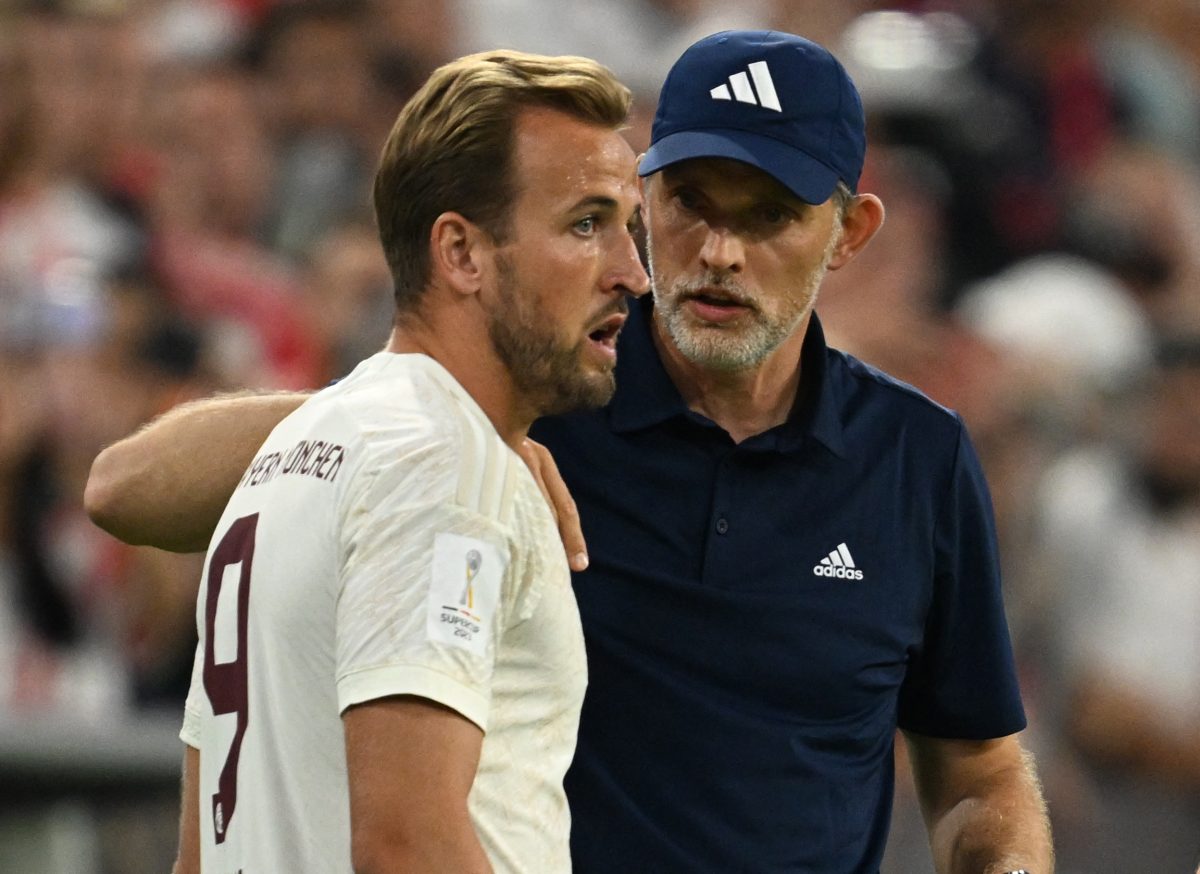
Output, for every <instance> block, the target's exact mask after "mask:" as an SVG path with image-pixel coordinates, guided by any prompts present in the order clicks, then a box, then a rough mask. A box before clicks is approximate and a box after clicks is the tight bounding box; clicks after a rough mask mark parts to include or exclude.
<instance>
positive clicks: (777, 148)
mask: <svg viewBox="0 0 1200 874" xmlns="http://www.w3.org/2000/svg"><path fill="white" fill-rule="evenodd" d="M692 158H732V159H733V160H735V161H742V162H743V163H746V164H750V165H751V166H753V167H757V168H758V169H760V170H762V171H764V172H766V173H769V174H770V175H771V176H774V177H775V178H776V179H777V180H779V182H781V183H782V184H783V185H784V186H786V187H787V188H788V189H789V190H790V191H791V192H792V193H793V194H795V195H796V196H797V197H799V198H800V199H801V200H803V201H804V202H805V203H824V202H825V201H827V200H828V199H829V197H830V195H832V194H833V190H834V188H836V187H837V183H838V174H837V171H835V170H831V169H830V168H829V167H827V166H825V165H824V164H822V163H821V162H820V161H818V160H817V159H816V158H813V157H812V156H811V155H809V154H807V153H805V152H802V151H800V150H799V149H796V148H793V147H792V146H788V145H785V144H784V143H781V142H779V140H775V139H771V138H770V137H764V136H759V135H758V134H752V133H748V132H746V131H680V132H679V133H674V134H668V135H667V136H665V137H663V138H662V139H661V140H659V141H658V142H657V143H655V144H654V145H652V146H651V147H650V148H649V149H647V150H646V154H645V155H643V156H642V161H641V163H640V164H639V165H638V175H639V176H649V175H650V174H651V173H657V172H658V171H659V170H662V169H663V168H664V167H669V166H670V165H672V164H678V163H679V162H680V161H688V160H691V159H692Z"/></svg>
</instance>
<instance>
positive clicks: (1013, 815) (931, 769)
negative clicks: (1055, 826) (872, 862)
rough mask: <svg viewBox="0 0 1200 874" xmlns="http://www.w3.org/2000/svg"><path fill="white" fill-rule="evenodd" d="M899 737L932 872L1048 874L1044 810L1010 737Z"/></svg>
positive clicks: (1050, 862) (1031, 773)
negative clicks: (904, 747)
mask: <svg viewBox="0 0 1200 874" xmlns="http://www.w3.org/2000/svg"><path fill="white" fill-rule="evenodd" d="M905 740H906V741H907V746H908V753H909V758H910V759H911V761H912V766H913V777H914V779H915V781H916V785H917V794H918V796H919V797H920V799H921V809H922V812H923V813H924V815H925V826H926V828H927V829H928V830H929V844H930V847H931V848H932V850H933V859H934V864H935V866H936V868H937V871H938V874H1003V872H1007V871H1018V870H1022V869H1024V870H1026V871H1028V872H1030V874H1052V872H1053V869H1054V850H1053V845H1052V843H1051V839H1050V823H1049V820H1048V819H1047V817H1046V805H1045V802H1044V801H1043V799H1042V792H1041V786H1040V785H1039V783H1038V779H1037V775H1036V772H1035V770H1034V766H1033V761H1032V758H1031V757H1030V756H1028V755H1027V754H1026V753H1025V751H1024V750H1023V749H1022V748H1021V745H1020V743H1019V742H1018V741H1017V737H1016V735H1010V736H1009V737H1004V738H997V739H994V740H982V741H971V740H950V739H944V738H933V737H926V736H924V735H918V734H915V733H911V732H906V733H905Z"/></svg>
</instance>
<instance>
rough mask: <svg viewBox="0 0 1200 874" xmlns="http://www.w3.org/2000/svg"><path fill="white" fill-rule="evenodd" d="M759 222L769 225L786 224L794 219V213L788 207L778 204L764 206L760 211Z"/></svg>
mask: <svg viewBox="0 0 1200 874" xmlns="http://www.w3.org/2000/svg"><path fill="white" fill-rule="evenodd" d="M758 217H759V220H760V221H762V222H763V223H764V224H768V225H782V224H786V223H787V222H788V221H790V220H791V218H792V212H791V210H789V209H788V208H787V207H784V206H780V205H779V204H777V203H768V204H764V205H763V206H762V207H761V208H760V209H759V211H758Z"/></svg>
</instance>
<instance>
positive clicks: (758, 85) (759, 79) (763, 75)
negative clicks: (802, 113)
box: [708, 61, 783, 112]
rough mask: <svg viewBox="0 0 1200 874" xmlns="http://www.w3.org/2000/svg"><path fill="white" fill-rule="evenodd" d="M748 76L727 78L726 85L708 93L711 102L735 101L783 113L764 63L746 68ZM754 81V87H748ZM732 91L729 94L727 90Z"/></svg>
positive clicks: (743, 74)
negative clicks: (727, 82)
mask: <svg viewBox="0 0 1200 874" xmlns="http://www.w3.org/2000/svg"><path fill="white" fill-rule="evenodd" d="M747 69H748V70H749V71H750V75H749V76H747V75H746V74H745V73H734V74H733V75H732V76H730V77H729V84H728V85H718V86H717V87H716V88H713V89H712V90H711V91H709V92H708V93H709V94H711V95H712V99H713V100H736V101H737V102H738V103H750V104H753V105H754V106H763V107H766V108H767V109H774V110H775V111H776V112H783V107H781V106H780V105H779V95H777V94H776V93H775V82H774V80H773V79H771V71H770V70H769V69H768V68H767V62H766V61H755V62H754V63H752V64H750V66H749V67H748V68H747ZM751 79H753V80H754V87H753V88H751V87H750V80H751ZM730 88H732V89H733V93H732V94H731V93H730V91H729V89H730ZM755 91H757V92H758V97H757V98H756V97H755V96H754V92H755Z"/></svg>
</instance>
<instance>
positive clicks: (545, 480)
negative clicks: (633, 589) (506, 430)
mask: <svg viewBox="0 0 1200 874" xmlns="http://www.w3.org/2000/svg"><path fill="white" fill-rule="evenodd" d="M520 455H521V458H522V459H523V460H524V461H525V464H526V465H528V466H529V470H530V471H531V472H532V473H533V478H534V480H536V482H537V484H538V487H539V488H540V489H541V490H542V494H543V495H544V496H545V498H546V502H547V503H548V504H549V505H550V509H551V510H552V511H553V512H554V518H555V520H556V521H557V522H558V535H559V537H561V538H562V542H563V548H564V549H565V550H566V552H567V562H568V563H569V564H570V566H571V570H573V571H582V570H586V569H587V566H588V554H587V542H586V541H585V540H584V539H583V528H582V527H581V525H580V524H579V508H578V507H577V506H576V504H575V499H574V498H572V497H571V492H570V490H569V489H568V488H567V484H566V483H565V482H564V481H563V478H562V475H561V474H560V473H559V472H558V465H557V464H555V463H554V458H553V456H551V455H550V450H548V449H547V448H546V447H545V446H542V445H541V444H540V443H537V442H535V441H533V440H529V439H528V438H526V439H525V440H524V441H523V442H522V444H521V448H520Z"/></svg>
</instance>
